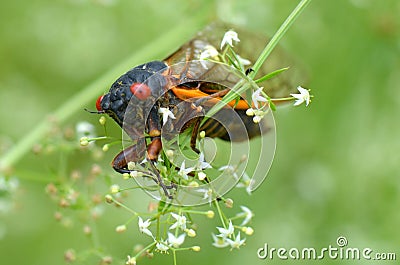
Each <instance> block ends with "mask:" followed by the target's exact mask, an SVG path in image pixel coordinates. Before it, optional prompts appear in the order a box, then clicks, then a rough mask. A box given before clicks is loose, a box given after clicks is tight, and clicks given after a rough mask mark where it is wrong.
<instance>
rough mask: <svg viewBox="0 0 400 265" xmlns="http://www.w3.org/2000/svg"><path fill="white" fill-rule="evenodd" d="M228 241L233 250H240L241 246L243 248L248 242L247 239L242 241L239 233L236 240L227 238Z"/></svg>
mask: <svg viewBox="0 0 400 265" xmlns="http://www.w3.org/2000/svg"><path fill="white" fill-rule="evenodd" d="M226 241H227V242H228V244H229V245H230V246H231V248H232V249H233V248H239V247H240V246H242V245H243V244H244V242H245V241H246V238H244V239H242V240H240V232H238V234H237V236H236V238H235V240H231V239H229V238H227V239H226Z"/></svg>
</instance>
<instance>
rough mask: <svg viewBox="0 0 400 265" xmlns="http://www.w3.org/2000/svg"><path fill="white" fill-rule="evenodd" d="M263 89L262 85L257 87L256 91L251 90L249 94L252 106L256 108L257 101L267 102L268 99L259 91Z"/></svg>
mask: <svg viewBox="0 0 400 265" xmlns="http://www.w3.org/2000/svg"><path fill="white" fill-rule="evenodd" d="M262 90H263V88H262V87H260V88H258V89H257V90H256V91H254V92H253V94H252V95H251V99H252V101H253V104H254V106H255V107H256V108H257V109H258V102H267V101H268V100H267V99H266V98H264V97H263V96H261V95H260V94H261V91H262Z"/></svg>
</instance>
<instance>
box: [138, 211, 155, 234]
mask: <svg viewBox="0 0 400 265" xmlns="http://www.w3.org/2000/svg"><path fill="white" fill-rule="evenodd" d="M150 224H151V222H150V219H147V220H146V221H144V222H143V219H142V218H141V217H140V216H139V231H140V232H141V233H144V234H146V235H148V236H151V237H153V234H152V233H151V231H150V230H149V229H148V228H149V226H150ZM153 238H154V237H153Z"/></svg>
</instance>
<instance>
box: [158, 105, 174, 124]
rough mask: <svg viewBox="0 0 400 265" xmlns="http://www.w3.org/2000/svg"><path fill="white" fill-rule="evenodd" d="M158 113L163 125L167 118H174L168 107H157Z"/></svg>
mask: <svg viewBox="0 0 400 265" xmlns="http://www.w3.org/2000/svg"><path fill="white" fill-rule="evenodd" d="M158 113H160V114H162V115H163V117H162V120H163V125H165V124H166V123H167V120H168V118H171V119H176V118H175V115H174V114H173V113H172V111H170V110H169V109H168V108H162V107H161V108H159V109H158Z"/></svg>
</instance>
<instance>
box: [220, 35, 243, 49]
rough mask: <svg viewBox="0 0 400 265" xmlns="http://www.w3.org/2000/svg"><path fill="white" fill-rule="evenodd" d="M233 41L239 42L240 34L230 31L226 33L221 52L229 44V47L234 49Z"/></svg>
mask: <svg viewBox="0 0 400 265" xmlns="http://www.w3.org/2000/svg"><path fill="white" fill-rule="evenodd" d="M232 41H236V42H239V41H240V40H239V38H238V34H237V33H236V32H235V31H233V30H229V31H227V32H226V33H225V35H224V38H223V39H222V42H221V50H222V48H223V47H224V46H225V44H229V46H231V47H233V44H232Z"/></svg>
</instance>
